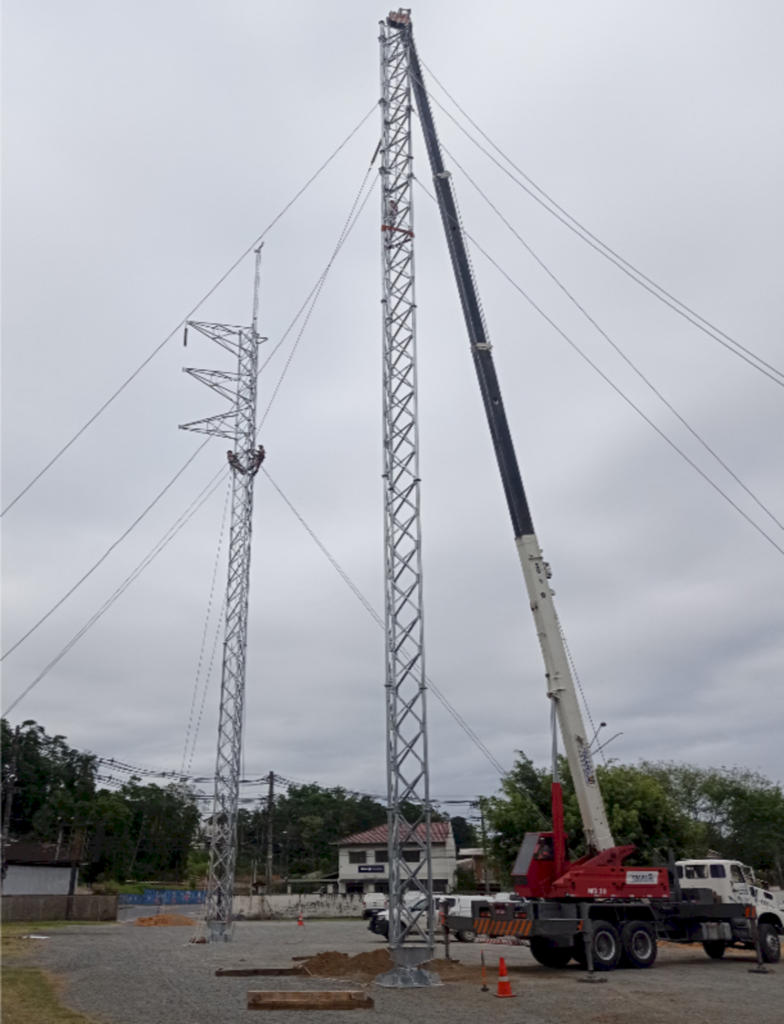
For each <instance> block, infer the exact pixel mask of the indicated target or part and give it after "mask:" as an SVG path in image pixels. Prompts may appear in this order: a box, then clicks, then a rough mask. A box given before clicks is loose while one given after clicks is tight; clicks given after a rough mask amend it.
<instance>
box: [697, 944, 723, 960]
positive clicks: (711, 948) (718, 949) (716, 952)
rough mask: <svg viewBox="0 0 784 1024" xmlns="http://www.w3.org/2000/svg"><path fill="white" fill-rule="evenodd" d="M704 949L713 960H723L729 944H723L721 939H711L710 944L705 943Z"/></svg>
mask: <svg viewBox="0 0 784 1024" xmlns="http://www.w3.org/2000/svg"><path fill="white" fill-rule="evenodd" d="M702 948H703V949H704V950H705V952H706V953H707V954H708V956H709V957H710V958H711V960H721V958H722V957H723V956H724V950H725V949H726V948H727V943H726V942H722V940H721V939H711V940H710V941H709V942H703V944H702Z"/></svg>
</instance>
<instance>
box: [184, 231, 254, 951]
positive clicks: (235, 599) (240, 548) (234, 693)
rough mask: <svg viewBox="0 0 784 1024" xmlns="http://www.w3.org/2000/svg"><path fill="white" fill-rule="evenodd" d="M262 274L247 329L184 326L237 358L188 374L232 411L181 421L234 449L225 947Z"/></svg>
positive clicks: (226, 691) (216, 902)
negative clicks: (232, 365) (232, 366)
mask: <svg viewBox="0 0 784 1024" xmlns="http://www.w3.org/2000/svg"><path fill="white" fill-rule="evenodd" d="M260 269H261V247H259V248H258V249H257V250H256V268H255V276H254V287H253V318H252V322H251V326H250V327H235V326H233V325H230V324H207V323H198V322H195V321H189V323H188V324H187V325H186V328H185V341H186V344H187V337H188V328H189V327H192V328H194V329H195V330H197V331H199V332H200V333H201V334H203V335H205V336H206V337H207V338H210V339H211V340H212V341H214V342H217V344H218V345H220V346H221V347H222V348H224V349H226V350H227V351H228V352H231V354H232V355H234V356H235V357H236V359H237V369H236V371H235V372H229V371H225V370H196V369H187V370H186V371H185V372H186V373H189V374H191V376H192V377H195V378H196V379H197V380H200V381H201V382H202V383H203V384H206V385H207V387H210V388H212V390H213V391H216V392H217V393H218V394H219V395H220V396H221V397H223V398H226V399H228V401H229V402H230V406H229V408H228V409H227V410H226V411H225V412H222V413H218V414H217V415H216V416H210V417H209V418H207V419H204V420H197V421H195V422H193V423H186V424H183V425H182V426H181V428H180V429H181V430H195V431H197V432H198V433H202V434H212V435H214V436H216V437H225V438H227V439H228V440H229V441H230V442H231V444H232V448H231V449H230V450H229V451H228V452H227V458H228V462H229V467H230V472H231V529H230V535H229V573H228V585H227V587H226V628H225V639H224V643H223V669H222V675H221V692H220V713H219V721H218V756H217V762H216V766H215V798H214V802H213V810H212V820H211V823H210V828H211V843H210V868H209V880H208V884H207V906H206V922H207V927H208V932H209V939H210V941H211V942H221V941H223V942H229V941H230V940H231V937H232V927H231V921H232V914H231V908H232V898H233V895H234V868H235V863H236V855H237V805H238V802H239V779H240V768H241V754H242V723H243V714H244V706H245V654H246V651H247V645H248V591H249V584H250V550H251V525H252V524H251V520H252V515H253V483H254V480H255V477H256V474H257V473H258V471H259V467H260V466H261V463H262V462H263V461H264V449H263V448H262V447H261V446H257V444H256V380H257V377H258V350H259V344H260V343H261V342H263V341H266V338H260V337H259V335H258V332H257V329H256V327H257V320H258V308H259V272H260Z"/></svg>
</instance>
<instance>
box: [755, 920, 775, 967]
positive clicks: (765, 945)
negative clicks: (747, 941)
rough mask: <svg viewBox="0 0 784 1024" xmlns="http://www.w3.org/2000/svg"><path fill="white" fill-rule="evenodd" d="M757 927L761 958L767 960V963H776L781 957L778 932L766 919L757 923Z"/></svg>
mask: <svg viewBox="0 0 784 1024" xmlns="http://www.w3.org/2000/svg"><path fill="white" fill-rule="evenodd" d="M757 928H758V929H759V941H760V949H761V950H762V959H763V960H765V961H767V963H769V964H777V963H778V962H779V960H780V959H781V942H780V941H779V936H778V932H777V931H776V929H775V928H774V926H773V925H772V924H768V922H767V921H764V922H763V923H762V924H760V925H757Z"/></svg>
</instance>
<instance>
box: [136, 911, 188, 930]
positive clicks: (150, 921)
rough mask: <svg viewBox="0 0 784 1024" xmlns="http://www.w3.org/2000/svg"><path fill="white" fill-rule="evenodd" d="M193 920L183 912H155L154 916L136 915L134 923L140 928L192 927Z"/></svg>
mask: <svg viewBox="0 0 784 1024" xmlns="http://www.w3.org/2000/svg"><path fill="white" fill-rule="evenodd" d="M195 923H196V922H195V921H194V920H193V918H192V917H185V915H184V914H156V915H155V917H137V918H136V920H135V921H134V924H137V925H139V926H140V927H141V928H166V927H174V926H176V927H178V928H193V926H194V925H195Z"/></svg>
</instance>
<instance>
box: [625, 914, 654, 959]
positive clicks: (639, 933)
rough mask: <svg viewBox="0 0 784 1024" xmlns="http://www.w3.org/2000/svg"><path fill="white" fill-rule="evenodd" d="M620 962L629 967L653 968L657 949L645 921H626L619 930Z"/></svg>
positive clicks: (650, 930) (651, 929)
mask: <svg viewBox="0 0 784 1024" xmlns="http://www.w3.org/2000/svg"><path fill="white" fill-rule="evenodd" d="M621 948H622V950H623V953H622V962H623V963H624V964H626V965H627V966H629V967H638V968H644V967H653V965H654V963H655V962H656V954H657V953H658V952H659V948H658V946H657V945H656V936H655V935H654V933H653V928H651V926H650V925H649V924H648V923H647V922H646V921H627V922H626V924H625V925H624V926H623V928H621Z"/></svg>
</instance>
